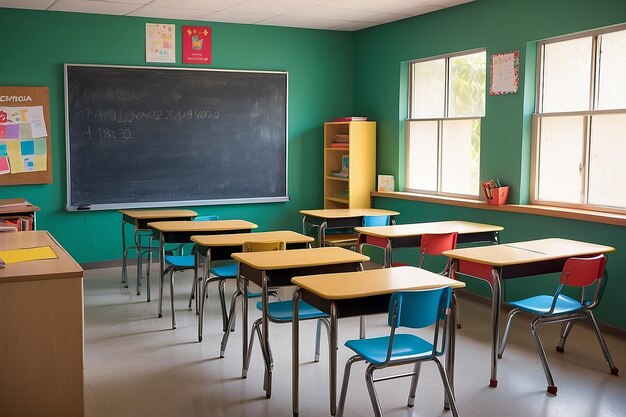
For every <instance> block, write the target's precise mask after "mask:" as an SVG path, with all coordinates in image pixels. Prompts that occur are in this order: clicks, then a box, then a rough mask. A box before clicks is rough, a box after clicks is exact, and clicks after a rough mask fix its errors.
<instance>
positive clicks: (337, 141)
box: [330, 133, 350, 149]
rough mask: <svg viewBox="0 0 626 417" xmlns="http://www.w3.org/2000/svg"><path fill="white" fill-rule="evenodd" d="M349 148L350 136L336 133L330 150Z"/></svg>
mask: <svg viewBox="0 0 626 417" xmlns="http://www.w3.org/2000/svg"><path fill="white" fill-rule="evenodd" d="M349 146H350V135H348V134H347V133H337V134H336V135H335V138H334V140H333V141H332V142H331V143H330V147H331V148H342V149H348V147H349Z"/></svg>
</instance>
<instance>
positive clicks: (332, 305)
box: [291, 266, 465, 416]
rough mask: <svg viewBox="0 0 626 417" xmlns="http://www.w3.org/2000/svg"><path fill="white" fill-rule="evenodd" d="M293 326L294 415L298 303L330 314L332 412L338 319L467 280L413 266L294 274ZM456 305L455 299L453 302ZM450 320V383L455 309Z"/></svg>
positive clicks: (376, 311) (385, 308)
mask: <svg viewBox="0 0 626 417" xmlns="http://www.w3.org/2000/svg"><path fill="white" fill-rule="evenodd" d="M291 281H292V283H293V284H294V285H296V286H297V288H296V291H294V294H293V300H294V304H293V305H294V308H293V310H294V311H293V317H294V319H293V324H292V326H293V328H292V338H293V339H292V349H293V351H292V378H293V381H292V390H293V391H292V401H293V403H292V404H293V415H294V416H297V415H298V412H299V410H298V406H299V405H298V402H299V399H298V397H299V394H298V390H299V388H298V387H299V369H298V366H299V357H300V356H299V340H298V339H299V322H298V303H297V300H299V299H300V298H302V299H303V300H304V301H306V302H307V303H309V304H311V305H313V306H315V307H317V308H318V309H320V310H322V311H324V312H326V313H328V314H329V315H330V341H329V346H330V349H329V350H330V361H329V362H330V369H329V375H330V383H329V385H330V413H331V414H332V415H335V412H336V404H337V399H336V397H337V349H336V346H337V319H339V318H343V317H354V316H361V315H366V314H380V313H386V312H388V311H389V300H390V298H391V294H392V293H394V292H397V291H401V290H425V289H431V288H439V287H442V286H446V285H449V286H450V287H452V288H462V287H464V286H465V283H463V282H460V281H457V280H453V279H450V278H447V277H444V276H441V275H439V274H436V273H434V272H430V271H427V270H425V269H421V268H416V267H413V266H400V267H397V268H384V269H373V270H368V271H360V272H347V273H333V274H326V275H309V276H305V277H295V278H293V279H292V280H291ZM453 309H454V303H453ZM449 317H450V320H449V323H448V331H449V332H450V333H449V336H450V337H449V339H448V342H449V346H448V349H449V350H448V353H447V354H446V367H447V368H448V372H449V374H448V375H449V378H450V383H451V385H453V384H452V380H453V377H452V373H453V370H454V332H455V328H456V323H455V318H456V314H454V311H452V314H450V316H449Z"/></svg>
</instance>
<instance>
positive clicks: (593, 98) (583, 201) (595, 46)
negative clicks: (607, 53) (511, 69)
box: [530, 25, 626, 214]
mask: <svg viewBox="0 0 626 417" xmlns="http://www.w3.org/2000/svg"><path fill="white" fill-rule="evenodd" d="M622 30H626V25H618V26H614V27H610V28H604V29H598V30H593V31H588V32H583V33H577V34H572V35H566V36H562V37H558V38H553V39H548V40H544V41H540V42H538V44H537V73H536V80H537V90H536V97H535V99H536V102H535V109H536V111H535V113H534V114H533V118H532V124H533V128H532V144H531V164H532V165H531V176H530V203H531V204H537V205H544V206H555V207H564V208H574V209H587V210H597V211H603V212H609V213H622V214H623V213H626V207H625V208H617V207H607V206H598V205H593V204H589V203H588V201H589V200H588V196H589V176H590V172H589V159H590V155H589V152H590V143H591V124H592V119H593V117H594V116H597V115H608V114H626V109H611V110H595V108H596V106H597V100H598V96H597V90H598V87H599V86H598V82H599V81H598V80H597V76H598V71H599V69H598V60H599V57H598V55H599V54H598V52H599V48H600V45H599V42H598V39H599V36H600V35H603V34H606V33H611V32H618V31H622ZM585 37H592V48H591V50H592V57H591V60H592V61H591V65H592V68H591V77H590V80H589V88H590V92H591V93H590V97H589V109H588V110H584V111H563V112H550V113H543V112H542V110H543V109H542V107H541V106H542V88H543V76H542V68H543V58H544V47H545V45H548V44H551V43H557V42H563V41H568V40H572V39H578V38H585ZM568 116H580V117H583V146H582V149H581V155H583V161H582V163H581V164H580V168H579V171H580V175H581V193H580V201H579V203H567V202H559V201H550V200H545V199H539V197H538V195H539V181H540V173H539V162H540V158H539V157H540V152H541V150H540V146H539V145H540V132H541V120H542V118H544V117H545V118H548V117H568Z"/></svg>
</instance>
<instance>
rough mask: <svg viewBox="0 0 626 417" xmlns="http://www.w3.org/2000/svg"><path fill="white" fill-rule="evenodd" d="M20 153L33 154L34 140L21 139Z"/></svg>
mask: <svg viewBox="0 0 626 417" xmlns="http://www.w3.org/2000/svg"><path fill="white" fill-rule="evenodd" d="M20 147H21V151H22V155H34V154H35V142H34V141H32V140H23V141H22V142H21V143H20Z"/></svg>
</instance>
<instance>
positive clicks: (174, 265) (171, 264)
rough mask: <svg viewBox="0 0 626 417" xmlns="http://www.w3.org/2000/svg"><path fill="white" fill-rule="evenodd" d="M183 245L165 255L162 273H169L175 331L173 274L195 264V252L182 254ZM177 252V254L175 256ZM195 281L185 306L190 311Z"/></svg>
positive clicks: (214, 217) (202, 217)
mask: <svg viewBox="0 0 626 417" xmlns="http://www.w3.org/2000/svg"><path fill="white" fill-rule="evenodd" d="M218 219H219V217H218V216H216V215H209V216H197V217H195V218H194V219H193V221H212V220H218ZM184 247H185V245H184V244H181V245H178V246H176V247H175V248H173V249H171V250H168V251H167V253H166V255H165V262H166V263H167V264H168V266H167V267H166V268H165V271H164V273H163V275H166V274H168V273H169V275H170V303H171V307H172V328H173V329H175V328H176V313H175V312H174V273H175V272H179V271H185V270H188V269H194V268H195V264H196V260H195V257H196V255H195V252H192V253H191V254H189V255H185V254H184ZM177 252H178V254H176V253H177ZM196 279H197V277H194V279H193V282H192V285H191V294H190V295H189V305H188V306H187V307H188V308H189V309H191V300H192V298H193V297H194V294H195V290H196ZM161 288H163V286H161ZM160 296H161V298H160V299H161V300H162V299H163V294H160ZM225 310H226V307H224V310H223V311H224V312H225ZM159 311H161V309H159Z"/></svg>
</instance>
